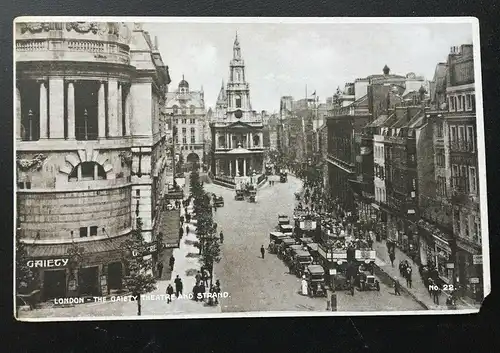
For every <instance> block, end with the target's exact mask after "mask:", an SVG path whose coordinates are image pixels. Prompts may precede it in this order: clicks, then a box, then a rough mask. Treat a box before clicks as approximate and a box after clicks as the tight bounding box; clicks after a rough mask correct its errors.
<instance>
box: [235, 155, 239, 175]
mask: <svg viewBox="0 0 500 353" xmlns="http://www.w3.org/2000/svg"><path fill="white" fill-rule="evenodd" d="M238 162H239V159H238V158H236V159H235V163H236V176H239V175H240V166H239V165H238V164H239V163H238Z"/></svg>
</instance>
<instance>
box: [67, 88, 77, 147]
mask: <svg viewBox="0 0 500 353" xmlns="http://www.w3.org/2000/svg"><path fill="white" fill-rule="evenodd" d="M68 139H69V140H74V139H75V84H74V82H73V81H69V82H68Z"/></svg>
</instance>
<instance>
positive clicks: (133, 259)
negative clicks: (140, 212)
mask: <svg viewBox="0 0 500 353" xmlns="http://www.w3.org/2000/svg"><path fill="white" fill-rule="evenodd" d="M123 250H124V251H123V254H124V256H123V261H124V263H125V266H126V268H127V270H128V275H127V276H125V278H124V282H125V286H126V287H127V288H128V289H129V290H130V291H131V293H132V295H133V296H136V297H137V315H139V316H140V315H141V295H142V294H146V293H149V292H152V291H154V290H155V289H156V279H155V278H154V276H153V274H152V270H153V263H152V261H151V260H149V259H146V258H145V254H146V253H147V243H146V242H145V241H144V237H143V236H142V220H141V219H140V218H137V226H136V228H135V229H134V230H132V234H131V237H130V239H128V240H127V241H126V242H125V243H124V246H123Z"/></svg>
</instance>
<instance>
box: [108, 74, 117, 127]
mask: <svg viewBox="0 0 500 353" xmlns="http://www.w3.org/2000/svg"><path fill="white" fill-rule="evenodd" d="M108 129H109V136H110V137H117V136H119V134H118V81H117V80H116V79H109V81H108Z"/></svg>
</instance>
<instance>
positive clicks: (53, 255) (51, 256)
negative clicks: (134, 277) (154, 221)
mask: <svg viewBox="0 0 500 353" xmlns="http://www.w3.org/2000/svg"><path fill="white" fill-rule="evenodd" d="M126 238H127V237H126V236H125V237H120V238H113V239H106V240H97V241H92V242H81V243H75V244H76V246H77V248H78V254H79V255H78V256H75V255H74V254H75V252H74V250H75V249H74V248H73V247H74V246H75V244H52V245H46V244H35V245H33V244H29V245H28V247H27V248H28V254H29V258H28V260H27V265H28V266H29V267H32V268H33V270H35V271H38V274H39V279H40V283H39V287H40V289H41V295H42V300H50V299H54V298H64V297H74V296H80V297H86V296H101V295H108V294H110V293H112V292H113V291H115V290H121V289H122V278H123V273H124V266H123V263H122V256H123V254H124V253H123V248H122V245H123V242H124V240H125V239H126ZM70 254H71V255H70Z"/></svg>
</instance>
